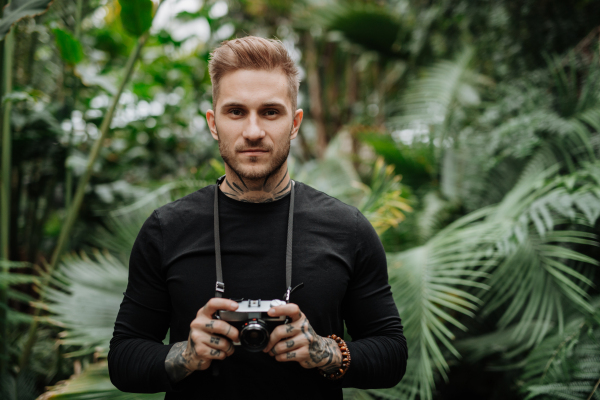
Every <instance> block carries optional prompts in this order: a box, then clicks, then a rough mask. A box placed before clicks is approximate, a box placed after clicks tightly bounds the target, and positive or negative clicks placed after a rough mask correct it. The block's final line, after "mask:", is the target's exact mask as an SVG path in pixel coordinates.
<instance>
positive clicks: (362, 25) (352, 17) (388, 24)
mask: <svg viewBox="0 0 600 400" xmlns="http://www.w3.org/2000/svg"><path fill="white" fill-rule="evenodd" d="M318 15H319V16H320V18H322V19H323V23H324V25H325V26H327V27H328V28H329V29H330V30H333V31H340V32H342V33H343V34H344V36H345V37H346V38H347V39H348V40H349V41H351V42H354V43H357V44H360V45H362V46H363V47H364V48H365V49H367V50H372V51H376V52H379V53H381V54H385V55H390V56H394V55H395V56H397V55H398V50H399V48H400V45H399V43H398V40H397V39H398V36H399V34H400V32H401V25H400V20H399V19H398V18H397V17H396V16H395V15H394V14H392V13H390V12H389V11H388V10H386V9H385V8H384V7H381V6H376V5H374V4H371V3H362V4H361V3H347V4H343V5H342V4H335V5H332V6H330V7H324V8H321V9H320V10H319V12H318Z"/></svg>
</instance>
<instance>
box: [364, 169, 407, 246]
mask: <svg viewBox="0 0 600 400" xmlns="http://www.w3.org/2000/svg"><path fill="white" fill-rule="evenodd" d="M400 178H401V177H400V176H399V175H394V167H393V166H391V165H387V166H386V165H385V164H384V162H383V158H382V157H380V158H378V159H377V161H376V162H375V165H374V167H373V173H372V179H371V183H370V186H367V185H365V184H362V183H359V182H357V181H355V182H354V186H355V187H359V188H360V189H362V190H363V191H364V193H365V196H364V198H363V199H362V201H361V202H360V203H359V204H358V209H359V210H360V211H361V212H362V213H363V214H364V216H365V217H367V219H368V220H369V221H370V222H371V224H372V225H373V227H374V228H375V230H376V231H377V233H378V234H380V235H381V234H382V233H383V232H385V231H386V230H388V229H389V228H392V227H396V226H398V224H399V223H400V222H402V221H404V219H405V218H406V217H405V215H404V213H405V212H410V211H412V207H410V206H409V205H408V202H407V201H406V200H405V199H404V198H402V196H401V195H402V186H401V184H400Z"/></svg>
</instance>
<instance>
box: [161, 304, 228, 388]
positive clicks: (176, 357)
mask: <svg viewBox="0 0 600 400" xmlns="http://www.w3.org/2000/svg"><path fill="white" fill-rule="evenodd" d="M237 308H238V303H237V302H235V301H232V300H228V299H219V298H213V299H210V300H209V301H208V303H206V305H205V306H204V307H202V308H201V309H200V310H199V311H198V314H196V318H195V319H194V320H193V321H192V323H191V324H190V334H189V336H188V340H187V342H179V343H176V344H175V345H173V347H171V350H169V354H167V358H166V359H165V369H166V370H167V375H168V376H169V379H170V380H171V382H172V383H175V382H179V381H180V380H182V379H183V378H185V377H186V376H188V375H189V374H191V373H192V372H194V371H196V370H205V369H207V368H208V367H209V366H210V363H211V362H212V360H223V359H224V358H225V357H228V356H230V355H232V354H233V342H237V341H238V336H239V332H238V330H237V329H236V328H234V327H233V326H231V325H229V324H228V323H227V322H225V321H219V320H216V319H212V316H213V314H214V313H215V312H217V310H230V311H235V310H236V309H237Z"/></svg>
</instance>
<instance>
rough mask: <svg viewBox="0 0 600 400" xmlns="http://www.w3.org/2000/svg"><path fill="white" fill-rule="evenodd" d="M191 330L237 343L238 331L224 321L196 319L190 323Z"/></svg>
mask: <svg viewBox="0 0 600 400" xmlns="http://www.w3.org/2000/svg"><path fill="white" fill-rule="evenodd" d="M190 326H191V328H192V329H197V330H200V331H202V332H205V333H207V334H209V335H213V336H216V335H221V336H224V337H226V338H228V339H229V340H232V341H234V342H237V341H238V340H239V331H238V330H237V329H236V328H234V327H233V326H231V325H230V324H228V323H227V322H225V321H220V320H218V319H207V318H196V319H195V320H193V321H192V323H191V325H190Z"/></svg>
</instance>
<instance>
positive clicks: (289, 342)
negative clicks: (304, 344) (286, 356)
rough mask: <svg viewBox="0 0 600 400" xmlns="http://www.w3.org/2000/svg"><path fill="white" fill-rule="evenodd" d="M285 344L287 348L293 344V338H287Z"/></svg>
mask: <svg viewBox="0 0 600 400" xmlns="http://www.w3.org/2000/svg"><path fill="white" fill-rule="evenodd" d="M285 345H286V346H287V348H288V349H289V348H290V347H292V346H294V341H293V340H288V341H287V342H285Z"/></svg>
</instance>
